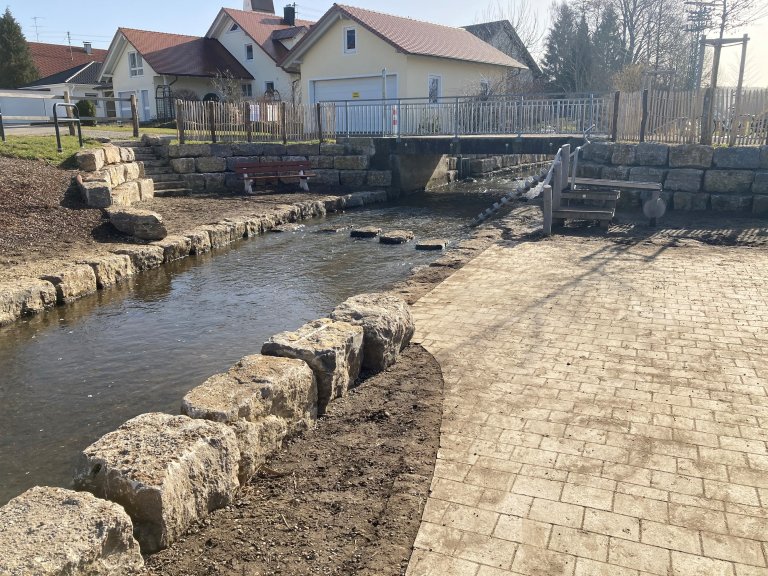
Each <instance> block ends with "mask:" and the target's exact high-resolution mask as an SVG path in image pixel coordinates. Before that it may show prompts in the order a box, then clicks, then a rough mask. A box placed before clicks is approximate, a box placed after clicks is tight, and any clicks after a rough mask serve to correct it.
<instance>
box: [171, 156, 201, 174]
mask: <svg viewBox="0 0 768 576" xmlns="http://www.w3.org/2000/svg"><path fill="white" fill-rule="evenodd" d="M169 164H170V166H171V169H172V170H173V171H174V172H176V174H191V173H192V172H194V171H195V159H194V158H172V159H171V161H170V162H169Z"/></svg>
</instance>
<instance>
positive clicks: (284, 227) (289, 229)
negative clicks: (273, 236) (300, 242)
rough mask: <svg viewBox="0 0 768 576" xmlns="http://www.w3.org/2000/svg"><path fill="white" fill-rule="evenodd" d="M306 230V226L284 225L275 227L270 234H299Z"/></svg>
mask: <svg viewBox="0 0 768 576" xmlns="http://www.w3.org/2000/svg"><path fill="white" fill-rule="evenodd" d="M303 229H304V224H282V225H281V226H275V227H274V228H272V229H271V230H270V232H298V231H299V230H303Z"/></svg>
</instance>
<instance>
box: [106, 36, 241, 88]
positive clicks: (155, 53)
mask: <svg viewBox="0 0 768 576" xmlns="http://www.w3.org/2000/svg"><path fill="white" fill-rule="evenodd" d="M119 32H121V33H122V34H123V36H125V38H126V40H128V42H130V43H131V44H132V45H133V47H134V48H136V50H137V51H138V52H139V54H141V56H142V58H144V60H145V61H146V62H147V64H149V65H150V66H151V67H152V69H153V70H154V71H155V72H156V73H157V74H167V75H170V76H203V77H213V76H216V75H217V74H220V73H223V72H227V71H228V72H231V73H232V75H233V76H234V77H235V78H245V79H252V78H253V76H251V74H250V73H249V72H248V71H247V70H246V69H245V68H243V66H242V65H241V64H240V63H239V62H238V61H237V60H236V59H235V57H234V56H232V54H230V53H229V52H228V51H227V49H226V48H224V46H223V45H222V44H221V42H219V41H218V40H215V39H213V38H200V37H198V36H185V35H182V34H167V33H165V32H149V31H147V30H134V29H131V28H119Z"/></svg>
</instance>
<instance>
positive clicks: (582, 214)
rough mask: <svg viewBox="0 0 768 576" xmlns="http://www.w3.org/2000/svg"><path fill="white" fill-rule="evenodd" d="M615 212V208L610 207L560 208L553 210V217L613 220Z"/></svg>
mask: <svg viewBox="0 0 768 576" xmlns="http://www.w3.org/2000/svg"><path fill="white" fill-rule="evenodd" d="M614 212H615V211H614V210H610V209H600V208H587V207H581V208H578V207H574V208H560V209H559V210H553V211H552V218H562V219H566V220H612V219H613V215H614Z"/></svg>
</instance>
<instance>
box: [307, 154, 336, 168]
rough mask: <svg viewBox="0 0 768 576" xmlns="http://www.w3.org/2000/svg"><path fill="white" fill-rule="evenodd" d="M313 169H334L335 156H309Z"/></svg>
mask: <svg viewBox="0 0 768 576" xmlns="http://www.w3.org/2000/svg"><path fill="white" fill-rule="evenodd" d="M308 159H309V165H310V166H311V167H312V168H322V169H332V168H333V165H334V156H308Z"/></svg>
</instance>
